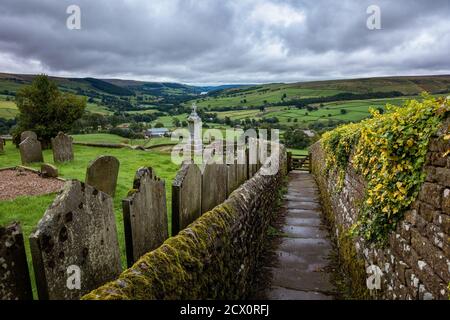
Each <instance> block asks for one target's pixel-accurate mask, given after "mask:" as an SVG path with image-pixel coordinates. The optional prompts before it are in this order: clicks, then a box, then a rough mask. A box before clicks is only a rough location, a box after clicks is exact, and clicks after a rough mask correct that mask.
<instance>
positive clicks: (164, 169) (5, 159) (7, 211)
mask: <svg viewBox="0 0 450 320" xmlns="http://www.w3.org/2000/svg"><path fill="white" fill-rule="evenodd" d="M110 138H111V137H110ZM75 140H77V138H76V137H75ZM109 142H111V140H109ZM74 155H75V159H74V161H72V162H68V163H64V164H55V165H56V166H57V167H58V169H59V174H60V177H62V178H64V179H78V180H80V181H84V179H85V174H86V168H87V165H88V163H89V162H90V161H91V160H94V159H95V158H96V157H98V156H99V155H111V156H114V157H116V158H117V159H119V161H120V170H119V177H118V182H117V189H116V196H115V198H114V210H115V214H116V224H117V231H118V235H119V243H120V245H121V252H122V264H123V266H124V267H125V265H126V255H125V246H124V244H125V241H124V229H123V228H124V227H123V217H122V199H124V198H126V196H127V194H128V192H129V190H130V189H132V185H133V178H134V174H135V172H136V170H137V169H139V168H140V167H144V166H149V167H152V168H153V169H155V171H156V174H157V175H158V176H159V177H160V178H162V179H164V180H165V183H166V195H167V210H168V216H169V217H168V221H169V230H171V209H172V207H171V200H172V197H171V194H172V189H171V185H172V180H173V178H174V177H175V175H176V172H177V170H178V166H177V165H175V164H173V163H172V161H171V159H170V153H162V152H158V151H149V152H146V151H137V150H136V151H135V150H131V149H126V148H124V149H108V148H97V147H84V146H77V145H74ZM44 161H45V162H47V163H51V164H53V156H52V151H51V150H45V151H44ZM20 164H21V161H20V154H19V150H18V149H17V148H16V147H15V146H14V145H13V144H12V143H11V142H10V141H8V142H7V144H6V146H5V152H4V154H1V155H0V168H6V167H13V166H17V165H20ZM30 167H32V168H35V169H38V168H39V167H40V164H39V163H35V164H32V165H30ZM54 198H55V194H49V195H40V196H22V197H18V198H16V199H14V200H10V201H0V225H8V224H9V223H10V222H12V221H20V222H21V226H22V229H23V232H24V237H25V238H28V236H29V235H30V233H31V232H32V230H33V228H34V227H35V226H36V225H37V223H38V221H39V220H40V219H41V217H42V216H43V214H44V212H45V210H46V209H47V207H48V206H49V205H50V204H51V203H52V202H53V199H54ZM25 243H26V244H27V248H26V250H27V255H28V257H29V259H28V261H29V263H30V266H29V268H30V272H33V268H31V261H32V260H31V257H30V251H29V247H28V241H25ZM32 277H34V275H32ZM32 283H34V281H33V282H32Z"/></svg>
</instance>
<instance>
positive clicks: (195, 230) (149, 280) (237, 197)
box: [84, 151, 287, 300]
mask: <svg viewBox="0 0 450 320" xmlns="http://www.w3.org/2000/svg"><path fill="white" fill-rule="evenodd" d="M280 166H281V168H280V170H279V171H278V173H277V174H276V175H271V176H269V175H266V176H265V175H262V174H261V171H259V172H258V173H257V174H256V175H255V176H253V177H252V178H251V179H250V180H248V181H246V182H245V183H244V184H243V185H242V186H240V187H239V188H238V189H237V190H235V191H234V192H233V193H232V194H231V195H230V196H229V197H228V199H227V200H226V201H225V202H223V203H222V204H220V205H218V206H216V207H215V208H214V209H212V210H211V211H209V212H207V213H205V214H203V215H202V216H201V217H199V218H198V219H197V220H195V221H194V222H193V223H192V224H190V225H189V226H188V227H187V228H185V229H184V230H182V231H180V233H179V234H178V235H177V236H175V237H172V238H170V239H168V240H167V241H166V242H165V243H164V244H163V245H162V246H161V247H159V248H158V249H156V250H154V251H152V252H149V253H147V254H146V255H144V256H143V257H142V258H141V259H140V260H138V261H137V262H136V263H135V264H134V265H133V266H132V267H131V268H130V269H128V270H126V271H125V272H124V273H122V274H121V275H120V277H119V278H118V279H117V280H115V281H112V282H110V283H107V284H106V285H104V286H102V287H100V288H99V289H97V290H94V291H93V292H91V293H90V294H88V295H86V296H85V297H84V299H99V300H104V299H242V298H246V297H248V296H250V295H251V294H252V288H253V287H254V280H255V277H256V276H257V273H256V272H255V271H256V269H257V264H258V261H259V260H260V257H261V254H262V251H263V246H264V241H265V237H266V234H267V230H268V226H269V224H270V222H271V221H272V218H273V217H274V212H275V210H274V207H275V206H276V203H277V201H276V200H277V198H278V197H279V194H280V189H281V188H280V187H281V186H282V184H283V180H284V176H285V175H286V173H287V167H286V166H287V163H286V152H285V151H284V152H282V153H281V164H280Z"/></svg>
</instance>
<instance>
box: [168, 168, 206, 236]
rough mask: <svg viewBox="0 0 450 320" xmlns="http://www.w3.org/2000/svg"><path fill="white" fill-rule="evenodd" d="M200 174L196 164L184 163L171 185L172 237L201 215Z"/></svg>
mask: <svg viewBox="0 0 450 320" xmlns="http://www.w3.org/2000/svg"><path fill="white" fill-rule="evenodd" d="M201 198H202V174H201V172H200V169H199V168H198V166H197V165H196V164H193V163H184V164H183V165H182V166H181V169H180V170H179V171H178V173H177V175H176V177H175V179H174V181H173V184H172V235H176V234H177V233H178V232H179V231H180V230H183V229H184V228H186V227H187V226H188V225H189V224H191V223H192V222H194V221H195V220H196V219H197V218H198V217H200V216H201V214H202V212H201V211H202V200H201Z"/></svg>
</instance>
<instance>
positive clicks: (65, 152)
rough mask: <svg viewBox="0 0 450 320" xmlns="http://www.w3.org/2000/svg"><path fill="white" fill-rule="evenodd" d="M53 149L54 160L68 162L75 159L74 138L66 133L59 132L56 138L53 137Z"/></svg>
mask: <svg viewBox="0 0 450 320" xmlns="http://www.w3.org/2000/svg"><path fill="white" fill-rule="evenodd" d="M52 150H53V161H54V162H68V161H72V160H73V138H72V137H71V136H68V135H66V134H64V133H63V132H60V133H58V135H57V136H56V137H55V138H52Z"/></svg>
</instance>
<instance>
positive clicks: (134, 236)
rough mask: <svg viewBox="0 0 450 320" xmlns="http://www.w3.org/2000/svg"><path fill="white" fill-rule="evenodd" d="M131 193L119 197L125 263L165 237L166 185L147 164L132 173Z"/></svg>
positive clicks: (129, 262) (159, 243) (147, 250)
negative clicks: (123, 228) (122, 221)
mask: <svg viewBox="0 0 450 320" xmlns="http://www.w3.org/2000/svg"><path fill="white" fill-rule="evenodd" d="M133 189H134V193H133V194H132V195H130V196H129V197H128V198H127V199H125V200H123V201H122V206H123V220H124V225H125V242H126V248H127V260H128V266H129V267H131V266H132V265H133V263H134V262H135V261H137V260H138V259H139V258H140V257H142V256H143V255H144V254H145V253H147V252H150V251H152V250H154V249H156V248H158V247H159V246H160V245H161V244H162V243H163V242H164V241H165V240H166V239H167V238H168V237H169V231H168V222H167V206H166V188H165V183H164V180H160V179H159V178H158V177H157V176H156V175H155V174H154V172H153V170H152V169H151V168H141V169H139V170H138V172H137V173H136V177H135V179H134V184H133Z"/></svg>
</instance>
